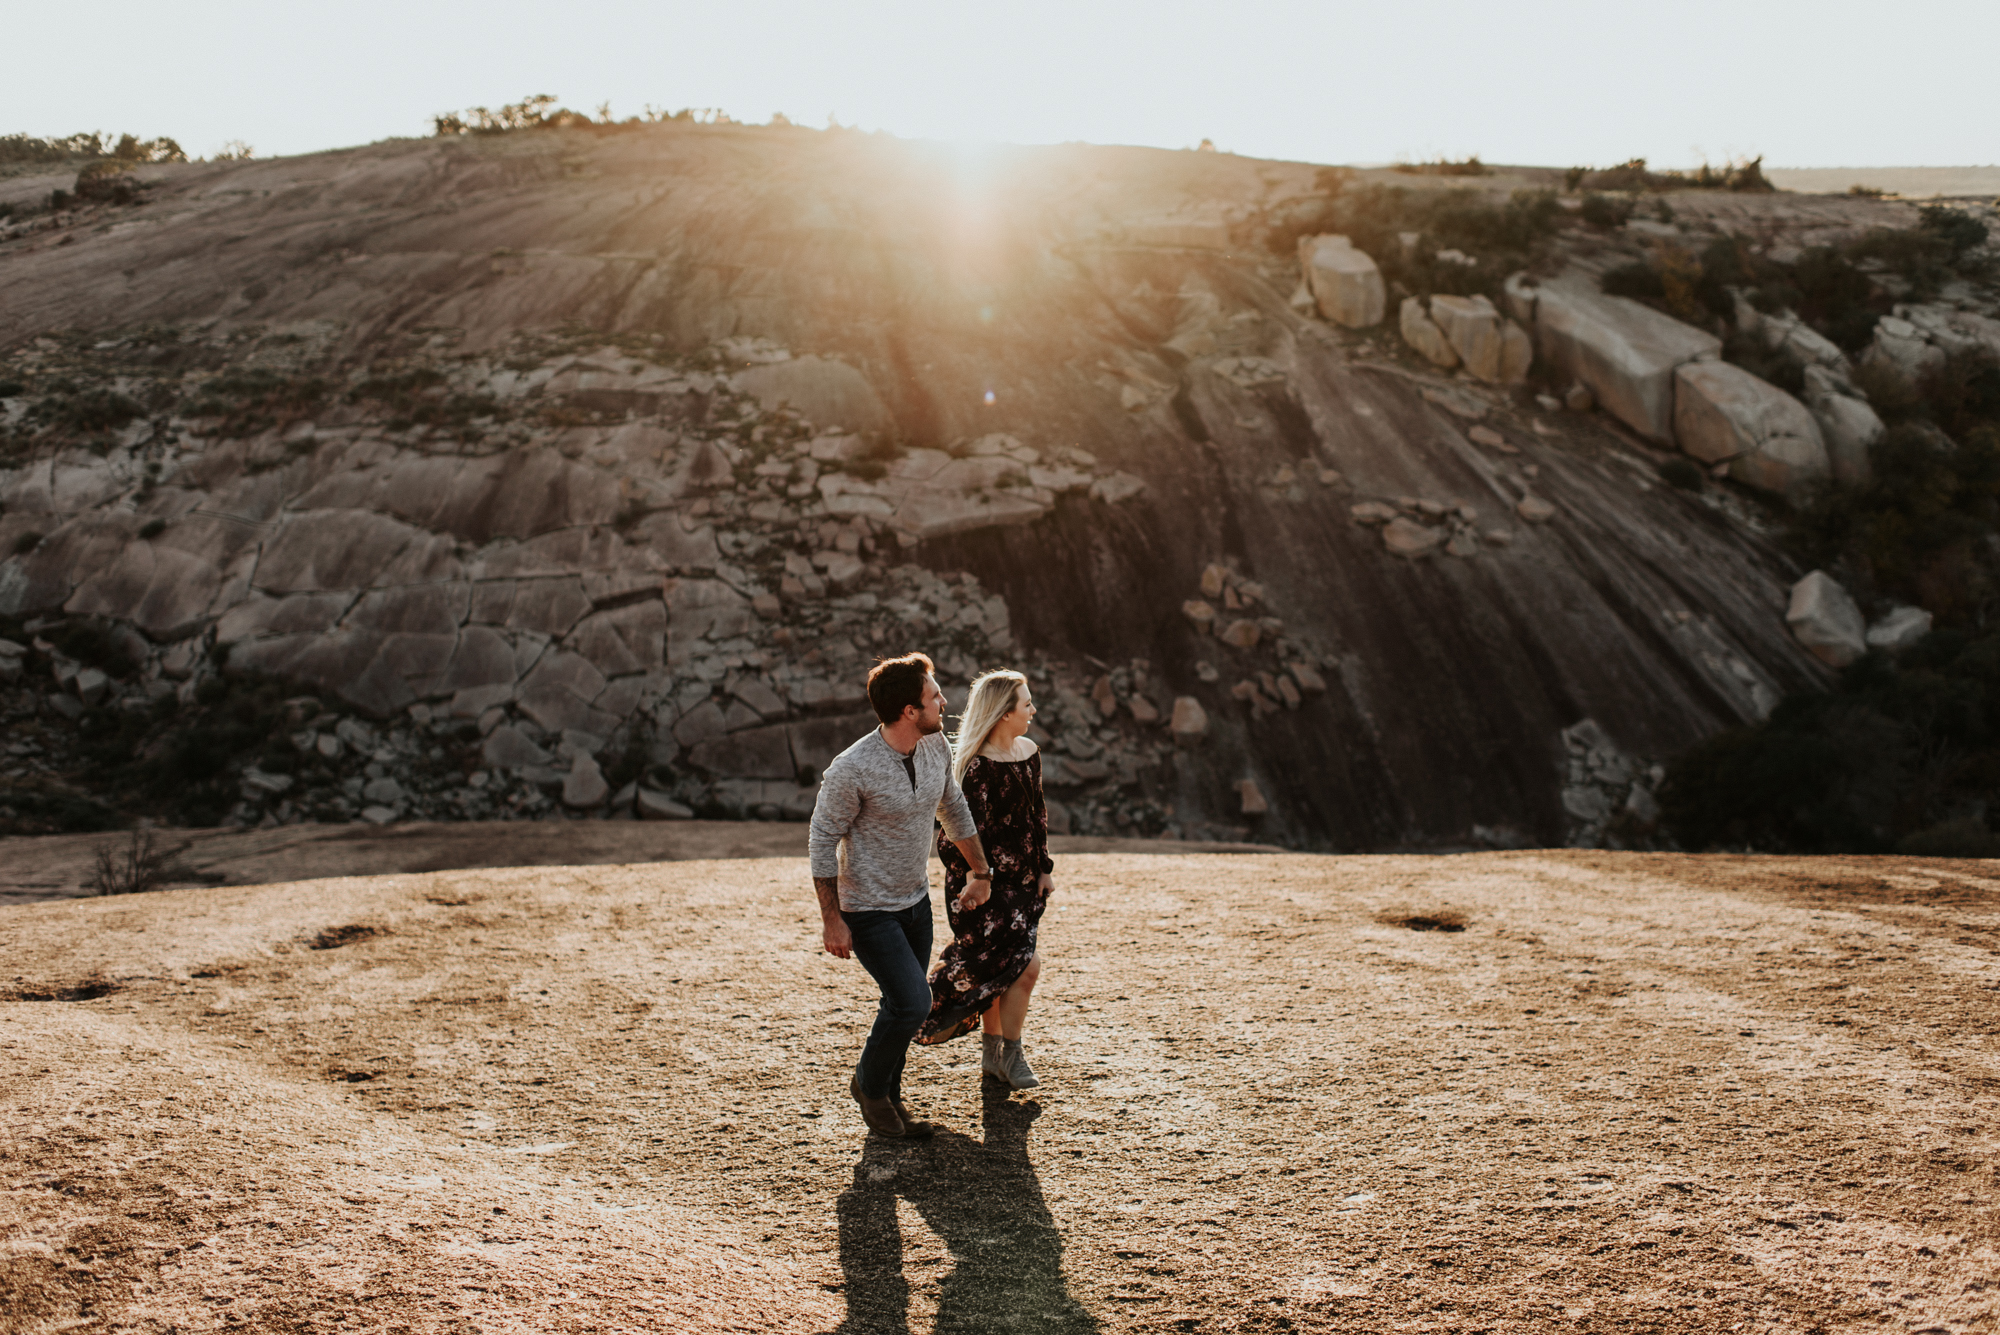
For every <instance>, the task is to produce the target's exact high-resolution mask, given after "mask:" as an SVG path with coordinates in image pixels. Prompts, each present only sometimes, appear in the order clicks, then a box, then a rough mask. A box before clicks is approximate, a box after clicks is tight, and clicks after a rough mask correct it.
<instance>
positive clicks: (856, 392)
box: [735, 357, 890, 431]
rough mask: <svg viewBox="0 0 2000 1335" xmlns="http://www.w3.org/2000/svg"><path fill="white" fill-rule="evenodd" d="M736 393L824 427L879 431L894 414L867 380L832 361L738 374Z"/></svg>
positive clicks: (799, 361)
mask: <svg viewBox="0 0 2000 1335" xmlns="http://www.w3.org/2000/svg"><path fill="white" fill-rule="evenodd" d="M735 380H736V388H738V389H739V390H742V391H743V392H744V393H746V394H749V395H751V396H752V397H754V398H755V399H757V401H758V402H760V403H762V404H763V405H764V407H765V408H767V409H770V408H777V407H781V406H784V405H790V406H791V407H793V408H795V409H797V410H798V411H799V412H800V413H802V414H804V415H805V416H806V417H807V418H808V419H810V420H811V421H813V422H815V423H817V424H818V425H820V426H823V427H826V426H835V427H846V428H847V429H848V430H850V431H879V430H881V429H883V428H885V427H887V426H889V425H890V418H889V410H888V409H887V408H886V407H884V406H883V404H882V399H881V396H879V395H878V394H876V392H875V387H874V386H873V385H871V384H869V383H868V377H867V376H865V375H863V374H861V372H859V371H857V370H855V369H854V368H853V367H852V366H849V365H848V364H847V363H846V362H841V361H835V360H833V359H832V358H828V357H794V358H792V359H791V360H790V361H783V362H776V363H773V364H771V365H768V366H754V367H752V368H750V369H749V370H747V371H738V372H737V373H736V377H735Z"/></svg>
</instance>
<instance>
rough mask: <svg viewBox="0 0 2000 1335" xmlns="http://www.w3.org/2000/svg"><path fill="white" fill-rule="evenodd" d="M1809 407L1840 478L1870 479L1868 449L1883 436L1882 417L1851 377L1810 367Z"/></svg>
mask: <svg viewBox="0 0 2000 1335" xmlns="http://www.w3.org/2000/svg"><path fill="white" fill-rule="evenodd" d="M1805 404H1806V411H1808V412H1810V413H1811V414H1812V415H1813V420H1814V421H1816V422H1818V423H1819V430H1820V437H1821V439H1823V440H1824V441H1825V442H1826V455H1827V462H1828V464H1829V465H1830V466H1831V467H1832V469H1833V476H1834V478H1835V480H1836V481H1840V482H1851V483H1861V482H1866V481H1867V480H1868V478H1869V476H1870V474H1871V471H1872V469H1871V465H1870V463H1869V459H1868V451H1869V449H1870V447H1872V446H1873V445H1874V444H1875V442H1876V441H1878V440H1880V439H1882V433H1883V431H1884V427H1883V425H1882V419H1881V418H1880V417H1878V416H1876V414H1875V410H1874V409H1873V408H1871V407H1869V406H1868V400H1866V399H1864V398H1862V397H1861V395H1860V393H1859V392H1858V391H1856V390H1855V388H1854V387H1853V386H1852V385H1851V384H1849V383H1848V382H1847V380H1846V379H1845V378H1844V377H1842V376H1840V375H1837V374H1835V373H1834V372H1832V371H1829V370H1827V369H1826V368H1825V367H1821V366H1808V367H1807V368H1806V392H1805Z"/></svg>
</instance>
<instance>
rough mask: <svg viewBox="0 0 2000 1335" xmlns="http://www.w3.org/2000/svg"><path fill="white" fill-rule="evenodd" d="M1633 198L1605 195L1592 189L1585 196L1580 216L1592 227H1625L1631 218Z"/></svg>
mask: <svg viewBox="0 0 2000 1335" xmlns="http://www.w3.org/2000/svg"><path fill="white" fill-rule="evenodd" d="M1635 207H1636V204H1635V202H1634V201H1633V200H1631V199H1627V198H1625V197H1623V196H1619V195H1603V194H1598V193H1597V192H1595V191H1591V192H1589V193H1587V194H1585V195H1584V197H1583V208H1582V209H1581V210H1580V216H1581V217H1582V218H1583V220H1584V221H1585V222H1587V223H1589V224H1590V225H1591V226H1592V227H1623V226H1624V225H1625V224H1626V223H1627V222H1628V221H1630V220H1631V217H1632V210H1633V209H1634V208H1635Z"/></svg>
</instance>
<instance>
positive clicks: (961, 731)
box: [951, 668, 1028, 783]
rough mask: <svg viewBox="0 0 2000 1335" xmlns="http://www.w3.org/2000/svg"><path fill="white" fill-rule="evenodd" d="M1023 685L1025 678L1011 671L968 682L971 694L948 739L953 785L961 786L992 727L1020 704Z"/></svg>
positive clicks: (997, 670) (985, 674)
mask: <svg viewBox="0 0 2000 1335" xmlns="http://www.w3.org/2000/svg"><path fill="white" fill-rule="evenodd" d="M1027 684H1028V679H1027V677H1025V676H1023V675H1022V674H1021V673H1019V672H1016V671H1014V670H1013V669H1012V668H994V669H993V670H991V671H990V672H982V673H980V674H979V675H978V676H977V677H974V678H973V679H972V690H971V691H970V692H969V693H968V694H967V695H966V697H965V712H964V713H963V714H960V715H959V716H958V732H957V733H956V734H954V735H953V737H952V739H951V777H952V779H953V781H954V782H957V783H964V782H965V767H966V766H967V765H970V764H971V763H972V758H973V757H974V756H976V755H978V754H979V748H980V747H982V746H984V745H986V738H987V737H988V736H989V735H990V734H991V733H992V731H993V725H994V724H996V723H998V722H999V721H1000V720H1001V719H1003V718H1005V717H1006V716H1007V715H1008V714H1010V713H1012V712H1013V709H1014V706H1015V705H1017V704H1019V703H1020V700H1021V688H1022V687H1023V686H1026V685H1027Z"/></svg>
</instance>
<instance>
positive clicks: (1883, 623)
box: [1867, 607, 1931, 654]
mask: <svg viewBox="0 0 2000 1335" xmlns="http://www.w3.org/2000/svg"><path fill="white" fill-rule="evenodd" d="M1930 633H1931V614H1930V613H1929V612H1926V611H1925V610H1924V609H1923V608H1921V607H1896V608H1891V609H1890V611H1889V615H1887V616H1885V617H1883V618H1882V619H1881V620H1880V621H1878V622H1876V623H1875V624H1874V625H1872V626H1870V627H1869V628H1868V635H1867V641H1868V647H1869V648H1870V649H1884V650H1887V651H1888V652H1890V653H1892V654H1893V653H1897V652H1899V651H1901V650H1904V649H1907V648H1909V647H1910V646H1911V645H1913V644H1915V643H1916V642H1917V641H1918V640H1921V639H1923V638H1924V636H1926V635H1928V634H1930Z"/></svg>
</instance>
